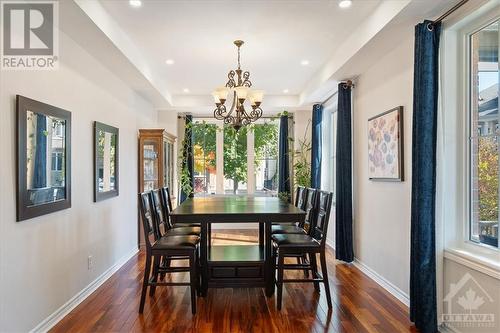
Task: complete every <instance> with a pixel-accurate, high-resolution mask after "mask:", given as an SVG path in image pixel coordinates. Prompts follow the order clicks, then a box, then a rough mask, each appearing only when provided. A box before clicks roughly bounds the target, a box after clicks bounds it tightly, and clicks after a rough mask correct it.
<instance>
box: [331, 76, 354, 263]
mask: <svg viewBox="0 0 500 333" xmlns="http://www.w3.org/2000/svg"><path fill="white" fill-rule="evenodd" d="M351 89H352V88H351V86H349V85H346V84H345V83H340V84H339V86H338V110H337V147H336V149H337V156H336V160H335V163H336V164H337V169H336V175H335V193H336V205H335V257H336V258H337V259H338V260H342V261H345V262H352V261H353V260H354V250H353V237H352V133H351V128H352V123H351V122H352V119H351Z"/></svg>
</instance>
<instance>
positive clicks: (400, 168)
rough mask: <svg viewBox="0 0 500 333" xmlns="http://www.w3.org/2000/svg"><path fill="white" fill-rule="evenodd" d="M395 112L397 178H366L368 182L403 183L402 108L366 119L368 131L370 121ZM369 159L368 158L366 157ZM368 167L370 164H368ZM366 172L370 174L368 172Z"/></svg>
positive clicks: (398, 107)
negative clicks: (396, 117)
mask: <svg viewBox="0 0 500 333" xmlns="http://www.w3.org/2000/svg"><path fill="white" fill-rule="evenodd" d="M393 112H397V113H398V118H399V119H398V133H399V140H398V173H399V177H397V178H396V177H394V178H389V177H370V175H369V176H368V179H369V180H373V181H388V182H403V181H404V179H405V178H404V170H405V168H404V118H403V106H397V107H395V108H392V109H390V110H388V111H385V112H382V113H381V114H378V115H376V116H374V117H371V118H369V119H368V130H369V129H370V122H371V121H372V120H375V119H377V118H380V117H383V116H385V115H387V114H389V113H393ZM368 158H369V157H368ZM368 165H370V163H368ZM368 172H370V171H369V170H368Z"/></svg>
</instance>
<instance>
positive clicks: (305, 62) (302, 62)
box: [300, 60, 309, 66]
mask: <svg viewBox="0 0 500 333" xmlns="http://www.w3.org/2000/svg"><path fill="white" fill-rule="evenodd" d="M300 64H301V65H302V66H307V65H309V60H302V61H301V62H300Z"/></svg>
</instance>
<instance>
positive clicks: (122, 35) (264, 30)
mask: <svg viewBox="0 0 500 333" xmlns="http://www.w3.org/2000/svg"><path fill="white" fill-rule="evenodd" d="M454 1H456V0H440V1H437V2H436V1H435V0H353V3H352V6H351V7H350V8H348V9H341V8H339V6H338V2H339V0H204V1H201V0H195V1H187V0H185V1H178V0H142V6H141V7H139V8H133V7H131V6H130V5H129V1H128V0H100V1H94V0H75V2H76V3H77V4H78V6H79V7H80V8H81V9H82V10H83V11H84V12H85V14H86V15H87V16H88V17H89V18H90V19H91V20H92V21H93V22H94V23H95V25H96V26H97V27H98V28H99V29H101V31H103V32H104V34H105V35H106V36H107V37H108V38H109V40H111V41H112V42H113V43H114V45H115V46H116V47H117V49H118V50H120V51H121V52H122V53H123V54H124V55H125V56H126V57H127V58H128V60H129V61H130V63H131V64H132V65H133V66H135V67H136V68H137V69H138V71H139V72H140V73H141V74H142V75H143V77H144V78H145V79H146V80H147V82H148V83H150V84H151V86H153V87H154V88H155V89H156V91H158V92H159V94H160V95H161V96H163V98H164V100H165V101H166V103H165V104H163V105H159V106H158V107H159V108H162V109H174V110H177V111H181V110H185V111H192V112H198V113H209V112H210V111H211V108H213V106H212V99H211V97H210V93H211V92H212V90H213V89H214V88H215V87H218V86H221V85H224V84H225V82H226V81H227V72H228V71H229V70H231V69H235V68H236V65H237V58H236V56H237V54H236V47H235V46H234V45H233V41H234V40H235V39H243V40H244V41H245V44H244V45H243V47H242V50H241V52H242V54H241V63H242V69H243V70H248V71H250V72H251V77H250V79H251V81H252V83H253V87H254V88H256V89H263V90H265V92H266V96H267V97H265V99H264V103H263V108H264V109H265V110H266V109H268V110H272V111H274V110H276V109H283V107H286V108H288V109H293V108H300V107H302V108H303V107H305V106H308V105H310V104H311V103H312V102H315V101H321V100H324V98H325V96H327V95H328V94H331V93H332V92H333V91H332V89H335V86H336V83H337V80H340V79H344V78H346V77H339V75H343V74H344V73H345V70H342V69H343V68H345V64H346V63H348V62H349V60H350V59H352V58H353V57H354V56H355V55H356V54H359V52H360V51H361V50H363V47H365V46H366V45H368V44H369V42H370V41H371V40H375V37H376V36H377V37H378V38H380V37H381V36H382V33H381V32H384V29H386V30H387V27H390V26H391V25H392V26H394V24H393V23H392V22H395V21H397V18H398V17H409V18H412V19H413V18H419V19H420V17H421V16H422V15H429V14H431V13H433V12H434V11H436V10H441V8H442V7H443V5H444V6H447V5H448V3H450V2H454ZM438 7H439V8H438ZM427 18H429V17H427ZM412 24H413V22H409V23H408V24H407V25H408V27H409V28H410V29H412V27H413V25H412ZM392 29H393V30H394V27H393V28H392ZM398 29H399V28H398ZM386 50H387V49H385V51H384V50H381V54H380V55H382V54H383V52H386ZM374 56H376V55H374ZM166 59H173V60H174V61H175V63H174V64H173V65H167V64H166V63H165V60H166ZM302 60H308V61H309V65H308V66H302V65H301V64H300V63H301V61H302ZM339 73H342V74H339ZM335 74H339V75H335ZM356 74H357V73H354V72H352V73H349V75H356ZM349 77H352V76H349ZM186 88H187V89H189V92H184V91H183V90H184V89H186ZM148 89H149V88H148ZM284 89H288V93H284V92H283V90H284Z"/></svg>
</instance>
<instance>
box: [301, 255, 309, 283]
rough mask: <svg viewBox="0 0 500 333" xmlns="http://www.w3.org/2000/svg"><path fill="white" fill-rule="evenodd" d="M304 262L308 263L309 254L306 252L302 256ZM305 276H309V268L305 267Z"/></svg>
mask: <svg viewBox="0 0 500 333" xmlns="http://www.w3.org/2000/svg"><path fill="white" fill-rule="evenodd" d="M302 263H303V264H304V265H306V264H307V254H305V253H304V255H303V256H302ZM304 276H305V277H306V278H308V277H309V270H307V269H304Z"/></svg>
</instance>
